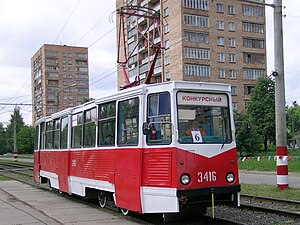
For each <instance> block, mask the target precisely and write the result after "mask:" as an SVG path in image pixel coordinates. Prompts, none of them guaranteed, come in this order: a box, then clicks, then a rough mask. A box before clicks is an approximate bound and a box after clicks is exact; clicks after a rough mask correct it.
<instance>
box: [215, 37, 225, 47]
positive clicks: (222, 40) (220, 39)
mask: <svg viewBox="0 0 300 225" xmlns="http://www.w3.org/2000/svg"><path fill="white" fill-rule="evenodd" d="M217 45H218V46H224V37H217Z"/></svg>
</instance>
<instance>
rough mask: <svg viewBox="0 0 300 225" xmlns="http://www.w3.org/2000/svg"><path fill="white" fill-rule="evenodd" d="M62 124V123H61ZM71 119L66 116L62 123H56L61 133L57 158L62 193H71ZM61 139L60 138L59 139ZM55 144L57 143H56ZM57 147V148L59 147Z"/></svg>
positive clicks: (55, 134)
mask: <svg viewBox="0 0 300 225" xmlns="http://www.w3.org/2000/svg"><path fill="white" fill-rule="evenodd" d="M59 122H60V123H59ZM68 125H69V117H68V116H65V117H63V118H62V119H61V120H60V121H59V120H58V119H57V120H55V121H54V126H55V128H56V129H57V130H55V131H57V132H60V143H57V145H58V146H60V153H59V154H57V155H56V156H57V157H58V158H57V159H56V160H57V162H58V171H57V174H58V183H59V190H60V191H62V192H66V193H68V192H69V167H70V165H69V164H70V150H69V149H70V148H68V129H69V126H68ZM55 131H54V137H55V136H57V137H58V133H56V132H55ZM57 139H59V138H57ZM54 143H55V141H54ZM58 146H57V147H58Z"/></svg>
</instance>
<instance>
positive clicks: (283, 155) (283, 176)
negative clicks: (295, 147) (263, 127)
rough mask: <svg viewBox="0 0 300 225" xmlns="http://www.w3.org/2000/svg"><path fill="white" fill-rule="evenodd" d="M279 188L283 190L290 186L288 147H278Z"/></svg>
mask: <svg viewBox="0 0 300 225" xmlns="http://www.w3.org/2000/svg"><path fill="white" fill-rule="evenodd" d="M276 158H277V160H276V161H277V188H278V189H280V190H282V189H285V188H287V187H288V186H289V179H288V156H287V146H282V147H280V146H277V147H276Z"/></svg>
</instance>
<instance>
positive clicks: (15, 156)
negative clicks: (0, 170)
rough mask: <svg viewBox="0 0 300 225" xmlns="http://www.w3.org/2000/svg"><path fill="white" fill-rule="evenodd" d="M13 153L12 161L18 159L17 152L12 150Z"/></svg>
mask: <svg viewBox="0 0 300 225" xmlns="http://www.w3.org/2000/svg"><path fill="white" fill-rule="evenodd" d="M13 154H14V155H13V156H14V161H18V152H14V153H13Z"/></svg>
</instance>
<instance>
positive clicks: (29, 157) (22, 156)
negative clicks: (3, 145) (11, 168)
mask: <svg viewBox="0 0 300 225" xmlns="http://www.w3.org/2000/svg"><path fill="white" fill-rule="evenodd" d="M0 157H1V158H2V157H3V158H13V155H7V156H4V155H1V156H0ZM18 158H22V159H33V154H18Z"/></svg>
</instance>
